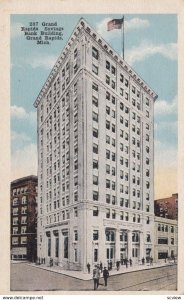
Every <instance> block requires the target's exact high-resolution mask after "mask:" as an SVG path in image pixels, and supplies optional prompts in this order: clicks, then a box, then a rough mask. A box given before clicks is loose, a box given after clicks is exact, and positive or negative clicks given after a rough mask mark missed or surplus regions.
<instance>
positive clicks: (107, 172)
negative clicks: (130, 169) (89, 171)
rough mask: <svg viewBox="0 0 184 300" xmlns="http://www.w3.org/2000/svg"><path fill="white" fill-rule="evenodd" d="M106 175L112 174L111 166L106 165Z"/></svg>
mask: <svg viewBox="0 0 184 300" xmlns="http://www.w3.org/2000/svg"><path fill="white" fill-rule="evenodd" d="M106 174H110V166H109V165H106Z"/></svg>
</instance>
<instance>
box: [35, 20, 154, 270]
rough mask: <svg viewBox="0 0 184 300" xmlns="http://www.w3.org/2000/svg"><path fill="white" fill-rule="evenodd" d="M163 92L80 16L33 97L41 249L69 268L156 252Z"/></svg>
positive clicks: (43, 255)
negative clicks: (157, 137)
mask: <svg viewBox="0 0 184 300" xmlns="http://www.w3.org/2000/svg"><path fill="white" fill-rule="evenodd" d="M156 98H157V95H156V94H155V93H154V91H153V90H152V89H151V88H150V87H149V86H148V85H147V84H146V83H145V82H144V81H143V80H142V79H141V78H140V77H139V75H138V74H137V73H135V71H134V70H133V69H132V68H131V67H130V66H129V65H128V64H127V63H126V62H125V61H124V60H123V59H122V57H121V56H120V55H118V54H117V53H116V52H115V51H114V50H113V49H112V48H111V47H110V46H109V45H108V44H107V43H106V42H105V41H104V40H103V38H102V37H101V36H100V35H99V34H98V33H97V32H95V30H94V29H92V28H91V27H90V26H89V24H87V22H86V21H85V20H84V19H80V21H79V23H78V24H77V26H76V27H75V29H74V31H73V33H72V35H71V37H70V39H69V41H68V42H67V44H66V46H65V48H64V49H63V51H62V53H61V55H60V57H59V58H58V60H57V62H56V64H55V65H54V67H53V69H52V71H51V73H50V75H49V77H48V79H47V81H46V82H45V84H44V86H43V88H42V90H41V92H40V94H39V96H38V98H37V99H36V101H35V104H34V105H35V107H36V108H37V117H38V155H39V157H38V165H39V169H38V181H39V188H38V195H39V196H38V256H39V257H40V258H45V261H46V263H48V262H49V260H50V258H52V259H53V262H54V264H56V265H59V266H61V267H62V268H68V269H79V270H86V265H87V263H88V262H89V263H90V264H91V265H93V264H95V263H97V262H100V261H101V262H102V263H103V264H105V265H107V263H108V262H110V261H112V263H113V264H114V263H115V262H116V261H117V260H122V259H125V258H128V259H129V258H130V257H131V258H132V259H133V261H134V262H137V261H138V260H140V259H141V258H142V257H145V258H146V257H147V256H154V249H153V247H154V201H153V199H154V198H153V175H154V174H153V172H154V170H153V111H154V101H155V99H156Z"/></svg>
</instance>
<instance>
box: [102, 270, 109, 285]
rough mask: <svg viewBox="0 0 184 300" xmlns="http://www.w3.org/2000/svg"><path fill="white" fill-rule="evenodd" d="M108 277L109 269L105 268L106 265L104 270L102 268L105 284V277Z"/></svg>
mask: <svg viewBox="0 0 184 300" xmlns="http://www.w3.org/2000/svg"><path fill="white" fill-rule="evenodd" d="M108 277H109V271H108V270H107V268H106V267H104V270H103V278H104V283H105V286H107V278H108Z"/></svg>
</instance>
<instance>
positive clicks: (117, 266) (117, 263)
mask: <svg viewBox="0 0 184 300" xmlns="http://www.w3.org/2000/svg"><path fill="white" fill-rule="evenodd" d="M119 266H120V262H119V261H118V260H117V262H116V269H117V271H119Z"/></svg>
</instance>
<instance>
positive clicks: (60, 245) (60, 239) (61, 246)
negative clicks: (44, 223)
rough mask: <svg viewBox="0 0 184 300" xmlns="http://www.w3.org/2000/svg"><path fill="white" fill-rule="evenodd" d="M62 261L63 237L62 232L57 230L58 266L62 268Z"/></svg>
mask: <svg viewBox="0 0 184 300" xmlns="http://www.w3.org/2000/svg"><path fill="white" fill-rule="evenodd" d="M62 260H63V235H62V231H61V230H59V265H60V266H62Z"/></svg>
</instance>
